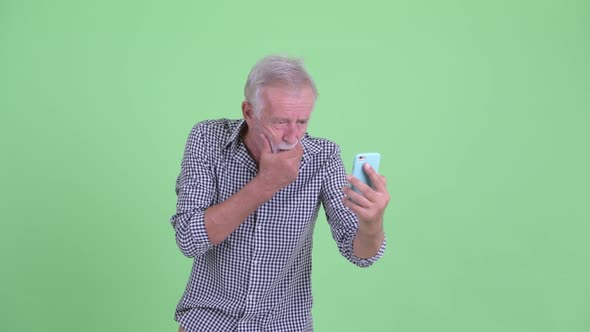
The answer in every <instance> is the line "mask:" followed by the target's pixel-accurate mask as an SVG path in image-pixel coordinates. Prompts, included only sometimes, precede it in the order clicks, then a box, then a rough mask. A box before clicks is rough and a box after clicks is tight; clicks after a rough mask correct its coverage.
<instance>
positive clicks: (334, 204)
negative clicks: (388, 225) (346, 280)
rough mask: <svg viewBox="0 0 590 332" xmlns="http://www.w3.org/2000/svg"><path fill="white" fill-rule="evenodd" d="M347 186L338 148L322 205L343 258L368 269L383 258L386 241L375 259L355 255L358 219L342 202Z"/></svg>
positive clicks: (327, 177)
mask: <svg viewBox="0 0 590 332" xmlns="http://www.w3.org/2000/svg"><path fill="white" fill-rule="evenodd" d="M346 185H348V182H347V181H346V170H345V169H344V164H343V163H342V158H341V157H340V150H339V149H338V148H337V149H336V152H335V153H334V154H333V156H332V158H331V160H330V161H329V162H328V164H327V170H326V176H325V178H324V181H323V183H322V189H321V199H322V204H323V206H324V210H325V212H326V219H327V220H328V224H329V225H330V229H331V232H332V237H333V238H334V240H335V241H336V243H337V245H338V249H339V250H340V253H341V254H342V256H344V257H345V258H346V259H348V260H349V261H350V262H352V263H353V264H355V265H357V266H360V267H368V266H370V265H372V264H373V263H374V262H375V261H377V260H378V259H379V258H380V257H381V256H383V253H384V251H385V245H386V241H385V240H383V243H382V244H381V247H380V249H379V251H378V252H377V253H376V254H375V255H374V256H373V257H370V258H367V259H361V258H359V257H357V256H356V255H355V254H354V249H353V241H354V237H355V235H356V231H357V229H358V218H357V216H356V214H354V213H353V212H352V211H351V210H350V209H348V208H347V207H346V206H345V205H344V203H343V202H342V199H343V198H344V193H343V191H342V188H344V186H346Z"/></svg>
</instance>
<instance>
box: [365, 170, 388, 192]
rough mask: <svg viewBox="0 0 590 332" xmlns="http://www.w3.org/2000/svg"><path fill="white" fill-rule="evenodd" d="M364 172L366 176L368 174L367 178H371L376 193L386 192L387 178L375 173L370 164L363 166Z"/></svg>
mask: <svg viewBox="0 0 590 332" xmlns="http://www.w3.org/2000/svg"><path fill="white" fill-rule="evenodd" d="M363 171H364V172H365V174H367V176H368V177H369V180H371V184H372V185H373V189H374V190H375V191H378V192H384V191H386V187H385V184H386V183H385V181H384V179H385V177H383V176H382V175H380V174H379V173H377V171H375V169H374V168H373V167H372V166H371V165H370V164H369V163H365V164H364V165H363Z"/></svg>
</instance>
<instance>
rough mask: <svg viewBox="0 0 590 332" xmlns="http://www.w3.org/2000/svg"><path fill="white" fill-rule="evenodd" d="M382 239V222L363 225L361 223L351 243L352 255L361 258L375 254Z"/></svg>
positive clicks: (383, 237) (383, 234)
mask: <svg viewBox="0 0 590 332" xmlns="http://www.w3.org/2000/svg"><path fill="white" fill-rule="evenodd" d="M384 239H385V233H384V232H383V222H380V223H378V224H377V225H365V224H363V223H361V225H359V228H358V230H357V231H356V235H355V237H354V241H353V243H352V246H353V250H354V255H355V256H356V257H358V258H361V259H367V258H371V257H373V256H375V255H376V254H377V252H379V249H380V248H381V245H382V244H383V241H384Z"/></svg>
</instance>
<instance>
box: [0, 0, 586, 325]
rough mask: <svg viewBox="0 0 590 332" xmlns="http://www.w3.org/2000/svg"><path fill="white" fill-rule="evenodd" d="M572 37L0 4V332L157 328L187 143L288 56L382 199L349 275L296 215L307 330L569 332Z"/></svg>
mask: <svg viewBox="0 0 590 332" xmlns="http://www.w3.org/2000/svg"><path fill="white" fill-rule="evenodd" d="M589 36H590V3H589V2H588V1H585V0H580V1H574V0H561V1H507V0H501V1H493V2H492V1H458V0H455V1H435V0H417V1H362V2H359V1H356V2H353V1H350V2H345V1H311V0H305V1H297V2H282V1H270V0H269V1H196V0H195V1H187V0H182V1H181V0H167V1H163V0H162V1H139V0H133V1H114V0H106V1H73V0H71V1H64V0H54V1H26V0H21V1H19V0H0V110H1V113H0V114H1V115H0V128H1V130H0V144H1V158H2V161H1V163H0V167H1V172H0V179H1V182H0V186H1V197H0V198H1V200H0V202H1V203H0V204H1V215H0V220H1V231H0V257H1V261H0V262H1V266H0V268H1V271H0V330H2V331H176V328H177V325H176V324H175V322H174V321H173V319H172V316H173V311H174V308H175V306H176V303H177V301H178V300H179V298H180V296H181V294H182V291H183V290H184V286H185V283H186V280H187V277H188V274H189V271H190V266H191V261H190V260H189V259H186V258H185V257H184V256H182V254H181V253H180V252H179V251H178V249H177V248H176V244H175V241H174V233H173V229H172V227H171V226H170V224H169V217H170V216H171V215H172V214H173V213H174V209H175V202H176V201H175V194H174V181H175V178H176V176H177V174H178V172H179V169H180V160H181V157H182V152H183V148H184V143H185V140H186V138H187V135H188V133H189V131H190V129H191V127H192V126H193V125H194V124H195V123H196V122H198V121H201V120H204V119H209V118H221V117H228V118H238V117H240V103H241V101H242V98H243V97H242V88H243V84H244V82H245V79H246V75H247V73H248V71H249V70H250V68H251V66H252V65H253V64H254V63H255V61H256V60H258V59H259V58H260V57H262V56H264V55H266V54H269V53H286V54H291V55H295V56H301V57H303V58H305V60H306V64H307V67H308V69H309V71H310V72H311V73H312V74H313V75H314V77H315V79H316V81H317V85H318V88H319V92H320V98H319V100H318V103H317V105H316V110H315V112H314V115H313V118H312V122H311V124H310V130H309V131H310V133H311V134H312V135H315V136H323V137H327V138H330V139H332V140H334V141H336V142H338V143H339V144H340V145H341V147H342V157H343V159H344V161H345V162H346V164H347V167H348V171H350V167H351V166H352V159H353V156H354V154H355V153H357V152H364V151H379V152H381V154H382V156H383V158H382V168H381V172H382V173H383V174H385V175H386V176H387V177H388V180H389V184H388V188H389V190H390V192H391V195H392V200H391V203H390V206H389V208H388V210H387V213H386V226H385V227H386V231H387V236H388V241H389V242H388V249H387V252H386V255H385V256H384V257H383V259H382V260H380V261H379V262H377V263H376V264H375V265H374V266H372V267H371V268H369V269H359V268H356V267H355V266H353V265H351V264H349V263H348V262H347V261H345V259H344V258H342V257H340V256H339V254H338V252H337V249H336V246H335V243H334V241H333V240H332V239H331V236H330V234H329V230H328V227H327V225H326V223H325V219H324V218H323V217H321V218H320V219H319V220H318V226H317V228H316V234H315V242H314V246H315V248H314V249H315V250H314V275H313V282H314V285H313V286H314V287H313V292H314V296H315V306H314V321H315V327H316V330H317V331H369V330H371V331H404V332H412V331H494V332H496V331H560V332H561V331H589V330H590V283H589V282H588V280H590V266H589V261H590V259H589V258H590V257H589V256H590V244H589V241H588V236H589V234H590V226H589V221H590V218H589V217H590V213H589V208H588V205H589V204H588V203H589V202H588V201H589V197H590V194H589V190H588V188H589V186H590V177H589V176H588V169H590V158H589V153H588V150H589V149H588V145H589V144H588V143H589V142H590V135H589V134H588V127H589V123H588V122H589V121H588V120H590V116H589V114H588V112H589V111H590V92H589V91H590V61H589V59H590V42H589V40H590V37H589Z"/></svg>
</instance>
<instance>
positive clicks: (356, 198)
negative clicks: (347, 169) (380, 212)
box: [342, 186, 372, 208]
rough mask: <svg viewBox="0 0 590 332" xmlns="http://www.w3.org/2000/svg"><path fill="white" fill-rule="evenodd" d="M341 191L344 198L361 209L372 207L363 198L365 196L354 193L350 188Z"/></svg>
mask: <svg viewBox="0 0 590 332" xmlns="http://www.w3.org/2000/svg"><path fill="white" fill-rule="evenodd" d="M342 191H343V192H344V195H345V196H346V198H347V199H348V200H351V201H352V202H353V203H355V204H356V205H358V206H360V207H363V208H368V207H370V206H371V205H372V203H371V202H370V201H369V200H368V199H366V198H365V196H363V195H361V194H359V193H357V192H356V191H354V190H353V189H352V188H350V187H348V186H347V187H344V188H343V189H342Z"/></svg>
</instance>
